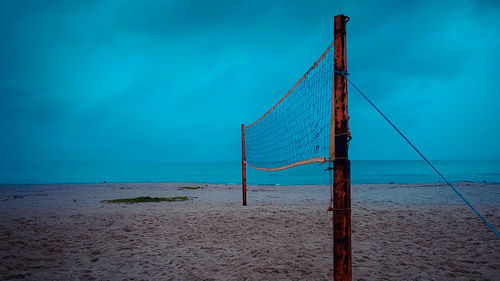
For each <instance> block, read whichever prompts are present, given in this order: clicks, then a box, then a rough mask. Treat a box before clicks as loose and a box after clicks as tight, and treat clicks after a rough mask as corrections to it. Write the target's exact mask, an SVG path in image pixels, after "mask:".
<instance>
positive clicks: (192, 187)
mask: <svg viewBox="0 0 500 281" xmlns="http://www.w3.org/2000/svg"><path fill="white" fill-rule="evenodd" d="M200 188H201V186H181V187H179V189H200Z"/></svg>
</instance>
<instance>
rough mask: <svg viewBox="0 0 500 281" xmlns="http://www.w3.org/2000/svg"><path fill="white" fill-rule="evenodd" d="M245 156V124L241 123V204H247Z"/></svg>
mask: <svg viewBox="0 0 500 281" xmlns="http://www.w3.org/2000/svg"><path fill="white" fill-rule="evenodd" d="M245 161H246V158H245V125H244V124H241V170H242V171H241V191H242V193H243V206H246V205H247V164H246V162H245Z"/></svg>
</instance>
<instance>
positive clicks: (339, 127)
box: [332, 15, 352, 281]
mask: <svg viewBox="0 0 500 281" xmlns="http://www.w3.org/2000/svg"><path fill="white" fill-rule="evenodd" d="M348 20H349V17H346V16H344V15H338V16H335V31H334V38H335V41H334V47H335V49H334V69H335V70H336V71H340V72H347V57H346V41H345V40H346V28H345V27H346V23H347V21H348ZM333 77H334V81H333V83H334V86H333V87H334V101H335V112H334V113H332V114H335V118H334V120H335V160H334V162H333V163H334V168H333V173H334V176H333V183H334V188H333V235H334V239H333V240H334V246H333V247H334V249H333V280H335V281H351V280H352V268H351V163H350V161H349V159H348V153H347V150H348V143H347V142H348V138H349V135H350V133H349V116H348V114H347V81H346V78H345V77H344V76H343V75H342V74H341V73H338V72H335V73H334V76H333Z"/></svg>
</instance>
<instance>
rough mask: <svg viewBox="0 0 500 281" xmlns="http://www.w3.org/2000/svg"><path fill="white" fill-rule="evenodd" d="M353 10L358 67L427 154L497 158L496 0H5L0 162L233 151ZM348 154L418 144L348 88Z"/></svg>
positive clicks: (396, 153)
mask: <svg viewBox="0 0 500 281" xmlns="http://www.w3.org/2000/svg"><path fill="white" fill-rule="evenodd" d="M340 13H344V14H345V15H348V16H350V17H351V20H350V22H349V23H348V25H347V34H348V35H347V44H348V68H349V72H350V74H351V79H352V80H353V81H354V82H356V83H357V84H358V86H359V87H361V88H362V89H363V90H364V91H365V92H366V93H367V94H368V95H369V96H370V97H371V98H372V99H373V101H374V102H375V103H376V104H378V105H379V107H380V108H381V109H382V110H383V111H385V112H386V113H387V115H388V116H389V117H390V118H392V119H393V121H394V122H395V123H396V124H398V125H399V127H400V128H401V129H402V130H403V131H404V132H405V133H407V135H408V136H409V137H410V138H411V139H412V140H414V142H415V144H416V145H417V146H418V147H420V148H421V150H422V152H424V153H425V154H426V155H428V157H429V158H431V159H475V158H479V159H499V158H500V148H499V147H498V143H499V140H500V124H499V121H500V110H499V108H500V83H499V79H498V77H499V73H500V65H499V62H500V29H499V27H500V4H498V2H496V1H450V2H445V1H381V2H375V1H219V0H216V1H124V0H123V1H1V2H0V30H1V36H2V40H1V41H2V43H1V44H0V155H2V157H1V158H2V160H0V161H1V162H4V163H11V162H12V163H24V162H37V163H44V162H57V161H65V162H89V161H98V162H106V161H116V160H118V161H179V160H183V161H184V160H185V161H193V160H199V161H214V160H215V161H219V160H220V161H226V160H236V161H237V160H239V159H240V157H241V156H240V153H241V151H240V149H241V143H240V124H241V123H247V124H248V123H251V122H253V121H254V120H255V119H257V118H258V117H260V116H261V115H262V114H263V113H264V112H265V111H266V110H267V109H268V108H270V107H271V106H272V105H273V104H274V103H275V102H276V101H277V100H279V99H280V98H281V96H283V95H284V94H285V93H286V92H287V91H288V89H289V88H290V87H291V86H292V85H293V84H294V83H295V82H296V81H297V80H298V79H299V78H300V77H301V76H302V75H303V74H304V72H305V71H306V70H307V69H308V68H309V67H310V66H311V64H312V63H313V62H314V61H315V60H316V59H317V57H318V56H319V55H321V53H322V52H323V51H324V49H325V48H326V47H327V46H328V45H329V43H330V42H331V41H332V40H333V17H334V16H335V15H337V14H340ZM349 98H350V100H349V111H350V116H351V123H350V125H351V131H352V134H353V140H352V144H351V146H350V156H351V158H353V159H417V157H416V155H415V153H414V152H412V151H411V150H410V149H409V148H408V147H407V145H406V144H405V143H404V142H403V141H402V140H401V139H400V138H399V137H398V136H397V135H396V133H394V132H393V131H392V129H391V128H390V127H389V126H388V125H387V124H384V123H383V121H382V119H381V118H380V117H379V116H377V115H376V114H375V112H374V111H373V110H372V109H371V108H369V106H368V105H367V104H366V103H365V102H364V101H363V100H361V99H360V97H359V96H358V95H357V94H356V93H355V92H354V91H353V89H350V92H349Z"/></svg>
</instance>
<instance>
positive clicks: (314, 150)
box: [242, 42, 334, 171]
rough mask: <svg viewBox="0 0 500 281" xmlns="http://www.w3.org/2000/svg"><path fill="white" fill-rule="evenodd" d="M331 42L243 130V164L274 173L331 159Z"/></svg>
mask: <svg viewBox="0 0 500 281" xmlns="http://www.w3.org/2000/svg"><path fill="white" fill-rule="evenodd" d="M333 53H334V50H333V42H332V44H330V46H329V47H328V48H327V49H326V50H325V52H324V53H323V54H322V55H321V56H320V57H319V59H318V60H317V61H316V62H315V63H314V64H313V65H312V66H311V68H309V70H308V71H307V72H306V73H305V74H304V76H302V78H300V80H299V81H298V82H297V83H296V84H295V85H294V86H293V87H292V88H291V89H290V90H289V91H288V92H287V93H286V94H285V96H283V98H281V100H279V101H278V102H277V103H276V104H275V105H274V106H273V107H272V108H271V109H270V110H269V111H267V112H266V113H265V114H264V115H263V116H262V117H260V118H259V119H258V120H256V121H255V122H253V123H252V124H250V125H248V126H244V127H243V128H244V129H243V132H242V133H243V135H244V158H245V160H244V161H245V163H246V165H248V166H251V167H252V168H255V169H259V170H268V171H277V170H283V169H288V168H291V167H295V166H298V165H304V164H309V163H315V162H320V163H321V162H325V161H327V160H328V159H329V158H330V159H331V157H332V156H333V152H332V151H333V146H334V144H333V140H332V138H331V137H330V136H333V135H334V134H333V130H334V128H333V127H332V126H331V125H332V96H333V75H334V62H333V60H334V58H333Z"/></svg>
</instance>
